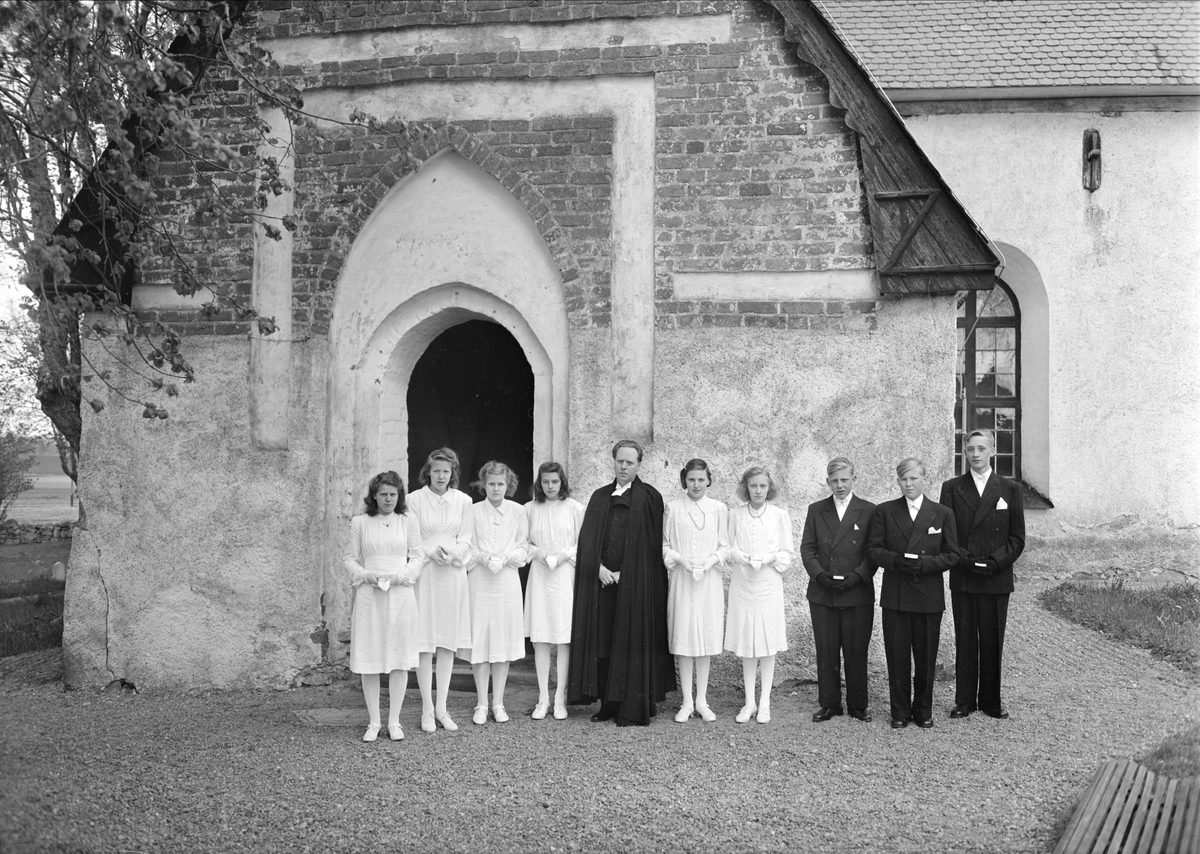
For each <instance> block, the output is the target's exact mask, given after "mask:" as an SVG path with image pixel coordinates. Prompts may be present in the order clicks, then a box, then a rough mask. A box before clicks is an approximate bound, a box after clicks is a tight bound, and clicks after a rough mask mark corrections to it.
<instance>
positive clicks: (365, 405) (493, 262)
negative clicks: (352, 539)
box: [324, 150, 570, 655]
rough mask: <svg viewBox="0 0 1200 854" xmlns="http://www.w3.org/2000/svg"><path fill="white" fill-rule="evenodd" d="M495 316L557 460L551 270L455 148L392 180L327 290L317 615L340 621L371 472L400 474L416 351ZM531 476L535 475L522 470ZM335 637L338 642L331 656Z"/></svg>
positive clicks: (562, 379) (562, 453) (513, 208)
mask: <svg viewBox="0 0 1200 854" xmlns="http://www.w3.org/2000/svg"><path fill="white" fill-rule="evenodd" d="M470 320H487V321H490V322H492V323H496V324H499V325H500V326H501V327H503V328H504V329H505V330H507V332H508V333H509V334H510V335H511V336H512V337H513V339H515V340H516V342H517V344H518V345H519V346H520V349H521V351H522V352H523V353H524V356H525V359H526V361H527V362H528V365H529V369H530V371H531V373H532V376H533V407H532V408H533V419H532V420H533V425H532V432H533V436H532V444H533V455H532V459H533V460H538V461H540V460H545V459H566V457H567V452H568V448H569V441H568V435H567V422H568V389H569V377H570V373H569V362H570V347H569V339H568V323H567V310H566V303H565V301H564V298H563V292H562V280H561V277H560V275H559V271H558V268H557V267H556V266H555V264H554V261H553V258H552V256H551V254H550V252H549V250H548V248H547V246H546V244H545V241H544V240H543V239H542V237H541V234H540V232H539V231H538V229H537V226H536V225H535V223H534V222H533V220H532V219H531V218H530V216H529V214H528V213H527V212H526V211H525V209H524V208H523V207H522V206H521V204H520V202H519V201H518V200H517V199H516V198H514V197H513V196H512V195H511V194H510V193H509V192H508V191H507V190H505V189H504V187H503V186H501V185H500V183H499V182H498V181H496V180H495V179H494V178H493V177H491V176H490V175H488V174H487V173H486V172H484V171H483V170H482V169H480V168H479V167H478V166H476V165H475V164H474V163H472V162H470V161H469V160H467V159H465V158H464V157H462V156H461V155H459V154H457V153H456V152H455V151H453V150H443V151H442V152H440V153H438V154H437V155H435V156H434V157H432V158H430V159H429V160H428V161H426V162H425V164H424V165H423V166H422V168H421V169H420V170H419V171H418V172H416V173H413V174H411V175H409V176H407V177H406V178H405V179H404V180H403V181H400V182H398V183H397V184H396V185H395V186H394V187H393V188H392V190H391V191H390V192H389V193H388V195H387V196H385V197H384V199H383V200H382V201H381V202H380V203H379V206H378V207H377V208H376V209H375V211H374V212H373V213H372V214H371V216H370V217H369V218H368V220H367V221H366V223H365V224H364V225H363V227H362V229H361V230H360V231H359V234H358V236H357V237H356V238H355V241H354V244H353V245H352V246H351V248H350V251H349V253H348V255H347V257H346V263H345V265H344V267H343V268H342V272H341V275H340V276H339V278H338V283H337V289H336V291H335V296H334V307H333V321H332V323H331V327H330V363H329V372H328V377H329V386H328V395H327V399H328V411H327V436H328V444H327V452H326V475H325V496H326V502H325V523H326V534H327V536H326V542H328V543H329V546H328V549H327V552H326V554H325V560H324V563H325V584H324V588H325V615H324V616H325V619H326V621H327V623H328V624H329V626H330V628H331V629H333V630H334V632H333V633H331V637H337V633H338V632H340V631H342V630H344V629H345V627H346V625H347V622H348V605H349V590H348V588H347V585H346V584H345V583H344V578H343V577H342V576H343V573H342V569H341V555H342V544H343V543H344V542H345V533H346V531H347V529H348V526H349V520H350V517H351V516H352V515H353V514H354V513H356V512H360V510H361V501H362V494H361V493H362V490H363V487H364V485H365V484H366V481H367V479H368V478H369V477H370V476H371V475H372V474H374V473H375V472H377V471H380V470H382V469H395V470H396V471H399V472H401V473H403V474H407V472H408V469H409V465H408V446H409V441H408V429H409V411H408V400H407V391H408V384H409V380H410V379H411V377H412V373H413V369H414V368H415V366H416V364H417V361H418V360H419V359H420V358H421V356H422V355H423V354H424V353H425V352H426V350H427V349H428V348H429V346H430V344H431V343H432V342H433V341H434V340H435V339H436V338H437V337H438V336H439V335H441V334H442V333H444V332H445V331H446V330H448V329H450V328H452V327H454V326H458V325H460V324H462V323H464V322H467V321H470ZM519 474H521V475H522V480H523V481H525V482H528V478H529V477H530V476H531V474H532V472H529V473H521V472H519ZM343 649H344V647H340V646H338V645H334V646H333V647H332V648H331V654H333V655H340V654H341V652H342V650H343Z"/></svg>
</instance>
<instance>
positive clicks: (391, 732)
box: [388, 724, 404, 741]
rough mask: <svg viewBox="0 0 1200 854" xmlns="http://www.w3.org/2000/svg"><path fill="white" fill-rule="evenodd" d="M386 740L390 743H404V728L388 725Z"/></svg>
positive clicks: (398, 725) (397, 725)
mask: <svg viewBox="0 0 1200 854" xmlns="http://www.w3.org/2000/svg"><path fill="white" fill-rule="evenodd" d="M388 738H390V739H391V740H392V741H404V728H403V727H402V726H400V724H388Z"/></svg>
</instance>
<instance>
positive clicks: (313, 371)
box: [64, 0, 955, 688]
mask: <svg viewBox="0 0 1200 854" xmlns="http://www.w3.org/2000/svg"><path fill="white" fill-rule="evenodd" d="M255 8H257V9H258V14H259V22H260V25H261V26H260V36H263V37H265V38H266V39H268V41H267V42H266V46H267V47H268V48H270V49H271V50H272V51H274V52H275V54H276V56H277V57H278V58H280V61H281V62H282V63H283V65H284V73H286V74H288V75H290V76H292V77H293V78H294V79H295V80H296V81H297V82H300V83H302V84H303V85H304V88H305V90H306V91H305V104H306V108H307V109H308V110H310V111H311V113H312V115H313V118H311V119H310V120H309V121H307V122H305V123H303V124H300V125H297V126H296V127H294V128H286V127H284V126H281V125H272V127H278V128H279V132H280V136H282V137H286V139H285V140H283V142H281V145H285V144H286V143H293V144H294V145H293V147H292V148H290V149H289V150H288V152H287V154H286V155H285V156H286V157H287V158H290V159H289V161H288V162H289V164H290V165H289V168H292V167H294V185H295V186H294V192H292V193H290V194H288V197H287V205H291V207H290V208H289V209H290V210H292V211H293V213H294V216H295V219H296V221H297V224H298V227H297V229H296V232H295V234H294V235H289V236H288V237H286V238H285V239H284V240H283V241H281V242H278V243H275V242H271V241H269V240H266V239H263V237H262V235H261V234H257V235H256V232H255V231H254V229H253V228H252V227H251V226H250V225H249V224H248V223H233V224H232V225H230V226H228V227H222V228H220V229H218V228H216V227H215V226H213V225H212V224H211V222H210V221H209V220H208V218H207V215H206V213H205V212H204V211H202V210H195V209H194V207H193V206H189V203H190V196H189V187H191V186H193V185H194V183H195V182H198V181H201V180H210V179H215V180H221V181H226V182H229V184H230V186H231V187H234V188H235V190H236V191H237V192H250V191H251V187H250V185H249V184H248V183H245V182H244V181H243V180H242V179H241V178H239V177H238V176H235V175H224V174H215V175H214V174H211V173H210V174H208V175H206V176H189V175H187V174H181V172H180V170H179V168H178V164H171V163H166V164H164V166H163V167H162V169H161V170H160V172H159V174H158V179H159V180H161V181H164V182H166V183H167V185H168V186H169V187H171V188H172V192H174V193H175V194H176V201H175V204H176V208H175V219H176V220H177V221H178V222H179V226H180V232H181V238H182V243H183V244H184V245H185V246H186V247H187V250H188V252H190V253H191V258H192V260H193V261H194V262H195V263H197V264H198V265H199V266H205V265H207V266H210V267H211V268H212V269H215V270H218V271H220V275H221V276H222V278H223V280H225V281H228V282H230V283H232V285H233V286H234V288H235V290H236V291H237V292H238V293H241V294H243V295H244V296H246V297H247V298H249V299H252V300H253V301H254V304H255V305H256V306H258V307H260V308H262V309H263V310H264V312H268V311H269V312H283V313H284V314H285V315H286V316H285V318H284V319H285V320H286V321H287V324H286V326H287V329H286V331H285V332H284V333H283V334H281V335H279V336H277V339H278V340H272V339H257V338H252V340H251V341H250V342H248V343H247V342H246V341H244V340H241V339H240V338H239V337H238V336H246V335H247V333H248V332H249V330H248V328H247V325H246V324H245V323H244V322H243V321H241V320H239V319H238V318H235V317H229V316H216V317H212V316H203V315H202V314H201V313H199V312H198V311H197V310H196V301H194V300H189V299H182V298H179V297H176V296H175V295H174V294H173V293H172V291H171V287H170V286H171V284H172V282H174V281H175V280H176V277H177V276H178V275H180V271H179V269H178V268H177V267H175V266H173V263H172V262H171V261H170V260H169V259H168V258H167V257H165V256H164V258H163V260H162V263H161V264H158V265H152V266H151V267H150V268H149V269H147V270H146V271H145V272H146V276H145V281H144V283H143V284H142V285H140V286H139V287H138V288H137V289H136V290H135V294H134V303H135V306H137V307H139V309H140V310H141V311H143V313H144V314H146V315H147V316H150V317H155V318H157V319H160V320H163V321H165V322H167V323H169V324H171V325H172V326H174V327H176V328H178V329H179V330H180V331H181V332H182V333H183V341H184V345H183V346H184V348H185V349H186V351H187V354H188V359H189V360H190V361H192V362H193V363H194V364H195V365H196V369H197V381H196V382H195V383H193V384H190V385H189V386H187V387H186V388H185V389H183V392H182V394H181V396H180V397H179V399H178V402H173V403H172V412H171V418H170V419H169V420H167V421H158V420H152V421H148V420H146V419H141V418H139V417H137V413H135V412H129V411H128V410H127V409H126V408H124V407H122V406H120V405H119V404H117V403H116V402H115V401H114V405H112V406H109V407H108V408H106V409H105V410H104V412H102V413H99V414H97V413H94V412H85V414H84V442H83V445H84V447H83V455H82V459H81V463H80V491H81V495H82V496H83V498H84V500H85V501H87V502H88V506H89V519H88V528H87V530H86V531H80V532H79V533H78V534H77V535H76V538H75V541H74V545H73V550H72V559H71V571H70V575H69V577H68V581H67V590H68V592H67V614H66V630H65V633H64V648H65V662H66V671H67V680H68V682H70V683H71V684H107V683H109V682H111V681H112V680H114V679H118V678H121V679H126V680H127V681H130V682H133V683H135V684H137V685H138V686H139V688H141V687H147V688H153V687H162V686H175V687H187V686H193V685H196V686H199V685H218V686H235V685H264V684H282V683H283V682H285V681H286V680H289V679H290V678H291V677H292V676H294V675H295V673H297V672H298V671H300V670H302V669H303V668H305V667H310V666H312V665H313V664H315V663H317V661H318V660H319V658H320V656H321V655H322V649H321V647H320V645H319V644H317V643H315V642H314V640H313V637H314V636H316V635H319V634H320V632H319V631H318V630H321V629H328V635H327V636H328V638H330V643H329V648H328V657H329V658H330V659H331V660H334V661H338V660H340V659H341V658H343V657H344V656H345V644H344V643H343V642H342V641H341V639H342V638H343V637H344V635H345V630H346V628H347V626H348V620H349V614H348V611H349V596H348V593H349V588H348V585H347V583H346V579H345V577H344V572H343V570H342V569H341V556H342V554H343V553H344V541H345V536H346V530H347V528H348V522H349V519H350V516H351V515H352V514H353V513H355V512H359V509H360V507H359V498H360V496H361V489H362V485H363V483H365V478H366V477H367V476H369V474H370V473H373V472H374V471H378V470H379V469H380V468H382V467H388V468H391V467H395V468H397V469H399V470H401V471H403V470H405V468H406V464H407V460H406V457H405V456H402V455H407V429H408V428H407V424H408V422H407V416H406V413H407V409H406V407H407V404H406V388H407V381H408V377H409V374H410V372H411V370H412V366H413V364H415V362H416V360H417V359H418V358H419V357H420V355H421V354H422V353H423V352H424V349H425V347H427V346H428V344H429V343H430V342H431V341H432V340H433V338H434V336H435V335H436V334H437V333H438V332H440V331H442V330H444V329H445V328H448V327H449V326H450V325H453V324H454V323H457V322H462V321H463V320H466V319H469V318H478V317H483V318H486V319H489V320H492V321H494V322H497V323H500V324H501V325H503V326H505V328H507V329H509V331H510V332H511V333H512V334H513V335H514V337H515V338H516V339H517V340H518V342H519V343H520V344H521V346H522V348H523V349H524V352H525V353H526V354H527V356H528V358H529V362H530V366H531V369H532V371H533V373H534V379H535V401H536V408H537V410H538V411H537V412H535V413H534V448H535V456H536V458H537V461H539V462H540V461H541V460H544V459H548V458H551V457H554V458H558V459H565V460H567V461H568V462H569V466H570V470H571V473H572V480H573V481H574V483H575V484H576V487H577V489H578V490H579V492H580V493H581V494H586V491H587V490H588V489H590V488H593V487H595V486H596V485H598V484H599V483H600V482H601V481H602V480H606V479H607V477H608V474H609V473H610V472H611V460H610V459H609V456H608V453H609V448H610V446H611V442H612V440H613V438H614V434H627V433H628V434H632V435H636V436H638V437H639V438H644V439H646V440H647V460H646V463H645V464H644V465H643V476H644V478H645V479H646V480H647V481H648V482H650V483H653V484H655V485H656V486H658V487H659V488H660V489H662V491H663V492H664V494H665V495H667V496H668V497H670V496H673V495H675V494H676V488H677V479H676V477H677V472H678V468H679V466H680V465H681V464H682V462H683V461H685V460H686V459H687V458H689V457H691V456H696V455H699V456H704V457H707V458H709V459H711V460H712V461H713V462H714V464H715V465H716V467H717V470H718V474H719V478H718V486H717V487H716V489H715V490H714V495H715V496H716V497H718V498H728V497H729V496H730V495H731V490H732V487H733V485H734V483H735V481H736V478H737V476H738V475H739V474H740V472H741V470H742V469H743V468H744V467H745V466H746V465H749V464H751V463H761V464H764V465H766V466H767V467H769V468H770V469H771V470H772V471H773V472H775V474H776V477H777V478H778V479H779V481H780V484H781V486H782V487H783V494H782V496H781V501H782V503H784V504H785V505H786V506H788V507H789V509H790V511H791V513H792V516H793V522H794V525H795V535H796V538H797V540H798V539H799V535H800V525H801V524H802V522H803V511H804V506H805V504H806V503H807V502H809V501H811V500H815V499H816V498H818V497H820V496H822V495H823V494H824V488H823V481H824V465H825V461H826V460H827V459H828V458H829V457H831V456H834V455H838V454H845V455H848V456H851V457H852V458H854V459H855V460H856V462H857V463H858V465H859V476H860V489H861V491H862V492H863V493H864V494H865V495H867V496H868V497H871V498H874V499H877V500H879V499H883V498H887V497H892V494H893V492H894V485H893V484H894V478H893V476H892V471H891V470H892V466H894V464H895V462H896V461H897V460H898V459H899V458H901V457H903V456H907V455H910V454H917V455H920V456H923V457H925V458H926V459H927V461H928V462H929V464H930V466H931V472H930V475H931V483H932V482H935V481H936V479H937V478H939V477H941V476H944V475H945V474H946V473H948V469H949V465H950V460H951V453H950V437H951V436H952V435H953V422H952V413H953V400H954V379H953V365H954V340H955V339H954V306H953V300H951V299H947V298H931V297H924V296H921V297H911V298H906V299H902V300H901V299H881V298H880V297H879V291H878V283H877V280H876V277H875V276H874V271H873V269H872V265H873V261H872V258H873V256H872V248H871V246H870V235H869V230H868V227H867V222H866V215H865V200H864V198H863V190H862V183H861V180H860V177H859V165H858V160H857V143H856V139H855V137H854V134H853V133H852V132H850V131H849V130H848V129H847V127H846V126H845V123H844V122H843V121H842V119H841V111H840V110H837V109H836V108H834V107H832V106H831V105H830V104H829V96H828V87H827V85H826V83H825V81H824V80H823V79H822V77H821V75H820V74H819V73H818V72H817V71H816V70H815V69H813V68H811V67H809V66H806V65H804V64H802V63H800V62H799V61H798V60H797V59H796V57H795V54H794V51H793V49H792V47H791V46H790V45H789V44H787V43H786V42H785V40H784V38H783V26H782V22H781V20H780V19H779V18H778V17H777V15H776V13H775V12H774V11H773V10H772V9H771V8H770V7H769V6H767V5H766V4H765V3H758V2H720V0H718V2H705V3H698V2H697V3H690V2H680V3H563V4H554V3H534V4H529V3H507V2H468V3H463V4H453V5H449V4H437V3H434V4H430V3H369V2H348V3H322V4H317V3H296V4H291V3H280V2H264V3H259V4H256V6H255ZM542 22H553V23H544V24H543V23H542ZM460 24H464V25H470V26H458V25H460ZM483 24H488V26H483ZM414 27H420V29H413V28H414ZM211 91H212V92H213V95H214V97H213V100H212V101H211V102H210V103H208V104H206V105H202V106H201V107H199V108H198V109H201V110H207V111H208V115H209V116H210V118H211V120H212V121H213V122H214V123H221V126H222V127H226V128H227V129H228V133H229V134H230V135H231V136H230V139H231V141H234V142H236V141H237V140H236V139H235V138H234V136H233V135H234V134H235V132H236V123H235V122H234V121H233V113H232V112H230V111H231V110H232V109H233V108H234V107H237V106H242V107H244V106H246V105H247V104H250V103H252V101H251V100H250V99H248V98H247V96H246V93H244V92H242V91H240V90H239V89H238V87H237V84H236V83H234V82H232V81H229V80H222V79H221V78H220V77H219V76H218V77H215V78H214V79H213V81H212V83H211ZM218 96H219V97H218ZM359 114H369V115H370V116H372V117H373V119H372V120H371V121H370V122H366V123H362V124H354V122H352V121H351V119H352V118H354V117H355V116H357V115H359ZM244 142H245V141H244V140H242V144H244ZM189 182H191V183H189ZM285 207H286V206H285ZM268 255H269V256H270V259H269V260H267V256H268ZM256 348H257V349H256ZM268 352H269V354H270V355H264V354H267V353H268ZM256 353H258V354H260V355H263V358H257V357H256V355H255V354H256ZM89 356H90V357H92V358H94V359H96V360H98V361H103V355H102V354H100V353H89ZM114 371H115V372H116V373H117V374H119V372H120V369H119V367H114ZM119 381H120V380H119V379H118V383H119ZM264 424H267V425H268V426H269V429H264ZM530 474H531V473H530ZM527 479H528V476H527V475H526V474H525V473H522V480H523V481H527ZM931 491H934V487H933V486H932V485H931ZM803 583H804V576H803V574H802V573H799V572H797V573H793V574H792V577H791V578H790V579H789V581H788V584H789V594H790V596H791V598H792V600H793V601H794V602H802V592H801V591H802V588H803ZM802 642H803V641H802V640H801V639H800V638H797V639H796V643H802ZM788 675H791V674H780V676H779V678H780V679H784V678H787V676H788Z"/></svg>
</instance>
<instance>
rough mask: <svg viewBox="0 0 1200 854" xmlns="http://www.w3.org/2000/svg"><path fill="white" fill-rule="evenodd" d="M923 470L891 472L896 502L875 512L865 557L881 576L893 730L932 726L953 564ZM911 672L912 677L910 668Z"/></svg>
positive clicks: (953, 551)
mask: <svg viewBox="0 0 1200 854" xmlns="http://www.w3.org/2000/svg"><path fill="white" fill-rule="evenodd" d="M925 477H926V474H925V463H923V462H921V461H920V460H918V459H915V458H913V457H909V458H908V459H906V460H902V461H901V463H900V464H899V465H898V466H896V481H897V483H899V484H900V491H901V492H903V493H904V495H903V496H902V497H901V498H897V499H896V500H894V501H886V502H884V503H883V504H880V505H879V506H878V507H876V508H875V512H874V514H873V515H872V516H871V528H870V530H869V532H868V534H867V557H868V558H869V559H870V561H871V562H872V563H873V564H875V565H876V566H878V567H880V568H881V569H882V570H883V587H882V588H881V590H880V594H879V607H880V608H881V609H882V612H883V650H884V655H885V656H886V657H887V666H888V689H889V693H890V694H891V703H892V728H893V729H900V728H901V727H906V726H908V722H909V721H910V720H912V721H915V722H916V724H917V726H919V727H922V728H924V729H928V728H929V727H931V726H933V678H934V670H935V667H936V665H937V653H938V638H939V636H940V634H941V630H942V612H943V611H945V610H946V597H945V595H944V594H943V593H942V573H943V572H946V571H948V570H949V569H950V568H951V567H953V566H955V565H956V564H957V563H958V539H957V537H956V536H955V530H954V515H953V514H952V513H951V512H950V511H949V510H948V509H947V508H945V507H943V506H942V505H941V504H935V503H934V502H933V501H931V500H930V499H928V498H926V497H925ZM914 660H915V662H916V668H915V670H914V669H913V662H914Z"/></svg>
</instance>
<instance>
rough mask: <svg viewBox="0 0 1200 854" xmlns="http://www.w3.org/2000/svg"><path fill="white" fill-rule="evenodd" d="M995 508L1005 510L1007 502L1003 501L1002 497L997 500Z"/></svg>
mask: <svg viewBox="0 0 1200 854" xmlns="http://www.w3.org/2000/svg"><path fill="white" fill-rule="evenodd" d="M996 509H997V510H1007V509H1008V502H1007V501H1005V500H1004V499H1003V498H1001V499H1000V500H999V501H997V502H996Z"/></svg>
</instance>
